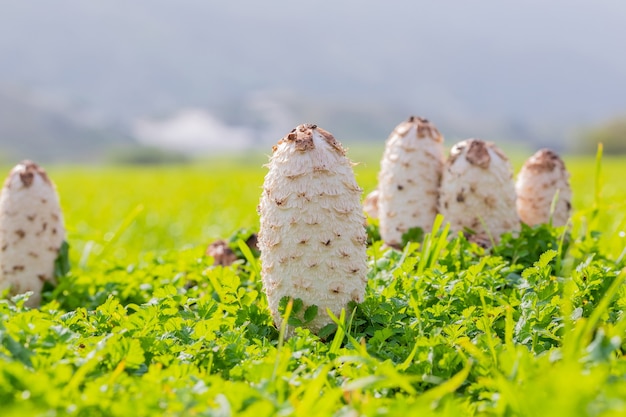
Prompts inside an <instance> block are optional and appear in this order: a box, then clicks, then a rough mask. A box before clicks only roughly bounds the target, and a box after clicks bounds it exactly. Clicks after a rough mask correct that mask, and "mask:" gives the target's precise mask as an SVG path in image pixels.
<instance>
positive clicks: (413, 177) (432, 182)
mask: <svg viewBox="0 0 626 417" xmlns="http://www.w3.org/2000/svg"><path fill="white" fill-rule="evenodd" d="M444 160H445V155H444V147H443V136H442V135H441V134H440V133H439V131H438V130H437V128H436V127H435V125H434V124H432V123H431V122H429V121H428V120H426V119H423V118H420V117H410V118H409V119H408V120H407V121H405V122H402V123H400V124H399V125H398V126H397V127H396V128H395V129H394V130H393V132H392V133H391V135H390V136H389V138H388V139H387V142H386V144H385V151H384V153H383V157H382V160H381V167H380V172H379V174H378V190H379V195H378V216H379V219H380V233H381V236H382V238H383V240H384V241H385V242H386V243H387V244H389V245H399V244H400V243H401V242H402V235H403V234H404V233H405V232H407V231H409V229H411V228H414V227H421V228H422V229H423V230H424V231H430V229H431V228H432V224H433V222H434V220H435V217H436V216H437V200H438V197H439V184H440V180H441V174H442V171H443V165H444Z"/></svg>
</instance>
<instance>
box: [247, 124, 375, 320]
mask: <svg viewBox="0 0 626 417" xmlns="http://www.w3.org/2000/svg"><path fill="white" fill-rule="evenodd" d="M268 168H269V172H268V173H267V175H266V176H265V182H264V184H263V194H262V196H261V201H260V204H259V207H258V211H259V214H260V218H261V227H260V231H259V236H258V245H259V249H260V251H261V264H262V280H263V287H264V290H265V293H266V294H267V298H268V304H269V308H270V310H271V312H272V316H273V318H274V321H275V323H276V325H277V326H280V325H281V322H282V318H281V315H280V313H279V303H280V300H281V299H282V298H283V297H290V298H292V299H298V298H299V299H301V300H302V301H303V304H304V306H305V308H306V307H308V306H312V305H316V306H317V307H318V315H317V317H316V318H315V319H314V320H313V321H311V322H309V323H307V324H306V325H307V327H309V328H310V329H311V330H312V331H313V332H317V331H319V330H320V329H321V328H322V327H324V326H325V325H326V324H329V323H331V320H330V319H329V316H328V314H327V313H326V309H330V310H331V311H332V312H333V313H334V314H335V315H339V314H340V312H341V309H342V308H347V306H348V303H349V302H350V301H355V302H357V303H358V302H361V301H362V300H363V297H364V294H365V286H366V283H367V277H366V274H367V263H366V261H367V259H366V254H365V250H366V247H365V246H366V233H365V228H364V220H365V219H364V216H363V212H362V209H361V204H360V196H361V191H362V190H361V189H360V188H359V186H358V185H357V183H356V181H355V178H354V172H353V170H352V164H351V162H350V161H349V160H348V158H346V156H345V151H344V149H343V147H342V146H341V144H340V143H339V142H337V141H336V140H335V138H334V137H333V136H332V135H331V134H330V133H328V132H326V131H325V130H323V129H321V128H319V127H317V126H316V125H311V124H305V125H300V126H298V127H297V128H295V129H294V130H292V131H291V133H289V134H288V135H287V136H285V137H284V138H283V139H281V140H280V141H279V142H278V144H277V145H276V146H274V148H273V154H272V157H271V158H270V162H269V164H268Z"/></svg>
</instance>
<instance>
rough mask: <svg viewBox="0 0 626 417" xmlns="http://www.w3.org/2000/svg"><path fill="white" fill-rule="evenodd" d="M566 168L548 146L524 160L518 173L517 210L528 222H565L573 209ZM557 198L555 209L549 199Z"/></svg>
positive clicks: (531, 223)
mask: <svg viewBox="0 0 626 417" xmlns="http://www.w3.org/2000/svg"><path fill="white" fill-rule="evenodd" d="M568 178H569V172H567V168H566V167H565V163H563V160H562V159H561V158H560V157H559V156H558V155H557V154H556V153H555V152H553V151H551V150H549V149H541V150H539V151H537V153H535V154H534V155H533V156H531V157H530V158H528V160H527V161H526V162H525V163H524V166H523V167H522V170H521V171H520V173H519V175H518V176H517V182H516V184H515V188H516V191H517V212H518V214H519V217H520V219H521V220H522V221H523V222H524V223H526V224H528V225H529V226H535V225H538V224H545V223H548V222H550V216H551V215H552V224H553V225H554V226H564V225H565V224H566V223H567V220H568V219H569V216H570V211H571V209H572V203H571V201H572V189H571V188H570V184H569V180H568ZM555 197H556V198H557V201H556V205H555V206H554V212H553V213H550V210H551V207H552V201H553V200H554V198H555Z"/></svg>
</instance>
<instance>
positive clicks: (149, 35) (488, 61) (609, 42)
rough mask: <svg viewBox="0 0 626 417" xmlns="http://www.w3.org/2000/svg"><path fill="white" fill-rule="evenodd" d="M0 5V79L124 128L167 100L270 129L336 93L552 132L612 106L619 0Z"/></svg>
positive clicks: (214, 120)
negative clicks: (260, 107) (261, 109)
mask: <svg viewBox="0 0 626 417" xmlns="http://www.w3.org/2000/svg"><path fill="white" fill-rule="evenodd" d="M0 5H1V6H2V10H3V13H1V14H0V57H2V59H1V60H0V88H2V86H19V87H20V88H27V89H28V90H29V91H33V92H34V93H35V95H39V96H40V97H42V100H44V99H45V100H47V103H50V102H58V103H62V105H63V106H65V107H67V108H69V109H74V110H76V111H81V112H83V113H84V114H85V115H89V116H90V117H91V119H92V120H96V121H101V122H102V123H116V124H121V125H123V126H127V127H128V129H129V130H130V131H133V132H134V133H135V135H139V131H138V129H139V130H141V129H140V128H139V127H138V126H143V130H142V132H143V138H144V140H146V137H145V132H146V129H145V127H146V126H147V125H146V124H148V125H149V124H150V123H152V124H155V123H162V122H163V119H165V120H166V121H167V120H169V121H171V122H172V123H173V122H177V123H178V124H180V120H181V118H180V114H183V115H185V114H187V115H188V114H195V116H194V117H196V118H195V119H194V118H193V117H191V118H187V119H185V118H183V119H182V120H189V121H190V123H191V122H194V123H196V125H202V124H204V125H205V126H217V128H216V129H217V130H215V131H216V132H223V128H224V127H226V128H229V126H230V128H232V129H234V131H233V132H231V133H232V134H234V135H237V134H240V133H242V131H241V130H240V129H244V130H245V129H250V128H251V127H252V126H255V125H264V126H266V125H267V126H271V128H270V129H269V130H268V131H267V132H266V133H267V136H270V135H274V134H275V132H278V131H281V130H282V131H285V132H286V131H289V130H290V128H291V127H292V125H295V124H298V123H301V122H303V121H311V120H310V118H315V116H317V115H319V114H321V113H323V112H324V111H325V109H326V110H328V111H331V110H332V109H335V107H337V106H339V105H338V104H337V103H340V105H341V106H343V107H341V108H338V109H337V110H336V111H335V112H336V113H338V114H340V113H341V111H343V110H342V109H343V108H344V107H348V106H349V105H353V106H354V107H355V108H359V109H361V110H359V111H362V113H363V114H364V117H366V118H371V117H372V114H380V112H379V111H378V110H372V109H378V108H379V107H384V108H385V109H386V110H385V112H386V113H385V115H384V117H383V115H381V116H380V117H381V120H384V123H386V124H385V125H387V124H390V123H391V121H392V120H397V122H400V121H401V120H402V119H404V118H405V116H408V114H412V113H417V114H420V115H423V116H427V117H429V118H431V119H435V120H441V121H442V123H443V124H444V125H445V126H446V127H447V128H448V129H449V130H450V131H454V132H458V134H459V135H463V134H465V133H466V132H467V136H475V135H481V133H483V134H485V135H489V134H494V132H498V131H503V129H504V130H506V129H508V130H509V131H510V130H515V129H517V130H524V129H527V130H529V132H530V133H529V135H545V136H548V137H549V136H550V135H554V136H555V137H556V136H558V137H559V138H561V139H562V138H565V137H567V134H568V132H569V130H570V129H571V128H572V127H578V126H584V125H587V124H593V123H598V122H601V121H603V120H606V119H608V118H610V117H614V116H618V115H622V114H625V113H626V54H624V52H623V42H624V40H625V39H626V25H624V23H623V22H624V21H626V19H625V18H626V2H624V1H621V0H597V1H593V2H591V1H581V0H551V1H538V0H528V1H524V2H503V1H499V0H484V1H480V2H468V1H466V0H464V1H460V0H457V1H439V2H435V1H408V0H407V1H402V0H399V1H390V2H382V1H380V0H361V1H355V0H345V1H341V2H338V1H330V0H319V1H315V2H294V1H288V0H273V1H265V2H259V1H255V0H241V1H222V0H217V1H211V2H207V1H202V0H177V1H172V0H135V1H132V2H129V1H127V0H92V1H89V2H85V1H84V0H56V1H54V2H50V1H45V0H33V1H28V2H15V1H10V0H0ZM277 97H278V98H277ZM285 97H287V99H285ZM259 102H263V103H265V104H264V105H263V106H262V107H263V108H264V109H267V108H272V109H273V110H271V111H270V112H269V113H268V112H267V111H266V110H263V111H259V110H258V103H259ZM254 103H257V104H254ZM255 106H257V107H255ZM281 106H282V108H281ZM255 109H256V110H255ZM277 109H278V110H277ZM181 112H182V113H181ZM202 112H204V113H205V116H206V117H205V119H206V120H204V121H202V122H201V123H198V118H197V117H198V115H199V114H201V113H202ZM255 112H257V113H255ZM264 112H265V113H264ZM368 112H369V113H368ZM376 112H378V113H376ZM387 113H388V114H387ZM255 117H256V118H259V120H260V121H254V122H251V119H253V118H255ZM302 118H306V119H307V120H301V119H302ZM324 120H328V122H329V123H331V121H332V118H327V119H324ZM387 120H389V122H387ZM255 123H256V124H255ZM381 123H383V122H382V121H381ZM283 124H285V125H286V126H284V127H283V126H282V125H283ZM170 125H171V124H170ZM287 125H289V126H287ZM170 127H171V126H170ZM392 128H393V126H389V131H390V130H391V129H392ZM181 129H183V130H184V129H185V128H184V127H183V128H181ZM220 129H222V130H220ZM148 130H149V129H148ZM187 130H189V129H187ZM215 135H217V133H216V134H215ZM174 136H176V134H175V135H174ZM147 140H150V139H147ZM155 140H163V138H160V139H155ZM174 140H175V139H174ZM181 141H182V142H185V141H186V139H185V140H182V139H181ZM244 142H245V141H244ZM185 143H187V142H185ZM184 146H188V143H187V144H186V145H184Z"/></svg>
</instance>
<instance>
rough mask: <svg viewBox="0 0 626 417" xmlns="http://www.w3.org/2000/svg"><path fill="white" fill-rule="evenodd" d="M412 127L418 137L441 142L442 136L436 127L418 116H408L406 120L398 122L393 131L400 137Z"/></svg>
mask: <svg viewBox="0 0 626 417" xmlns="http://www.w3.org/2000/svg"><path fill="white" fill-rule="evenodd" d="M412 127H415V128H416V135H417V138H418V139H425V138H429V139H432V140H434V141H436V142H443V136H442V135H441V133H440V132H439V130H437V127H435V125H434V124H433V123H431V122H430V121H429V120H428V119H426V118H424V117H420V116H410V117H409V118H408V119H407V121H406V122H403V123H400V124H399V125H398V126H397V127H396V129H395V132H394V133H396V134H397V135H399V136H401V137H405V136H406V135H407V133H409V131H410V130H411V128H412Z"/></svg>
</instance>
